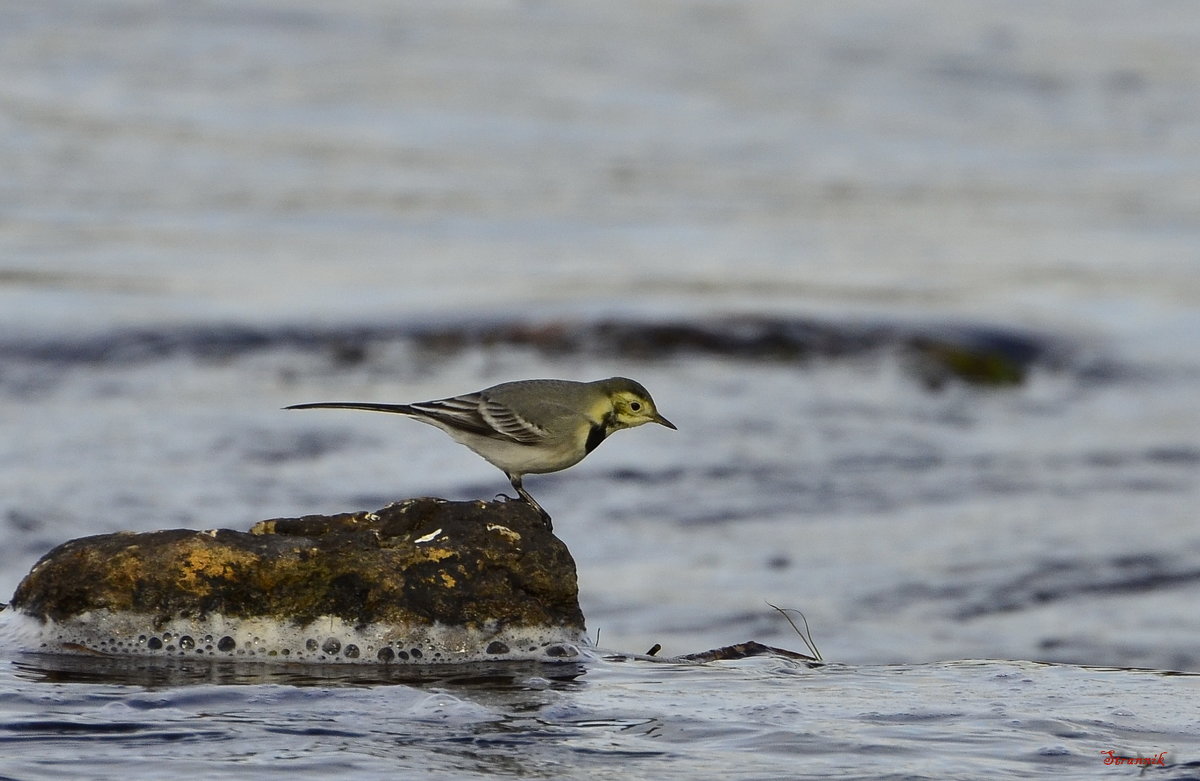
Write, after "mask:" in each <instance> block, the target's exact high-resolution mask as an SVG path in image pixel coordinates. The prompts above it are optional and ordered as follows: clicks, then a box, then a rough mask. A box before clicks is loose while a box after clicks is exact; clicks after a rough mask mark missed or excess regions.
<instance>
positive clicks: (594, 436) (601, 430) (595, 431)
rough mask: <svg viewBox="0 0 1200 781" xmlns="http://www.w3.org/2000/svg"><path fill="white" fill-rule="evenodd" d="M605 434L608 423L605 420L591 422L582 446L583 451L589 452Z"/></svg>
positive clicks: (606, 434)
mask: <svg viewBox="0 0 1200 781" xmlns="http://www.w3.org/2000/svg"><path fill="white" fill-rule="evenodd" d="M607 436H608V424H607V422H606V421H600V422H599V423H593V424H592V427H591V429H589V430H588V438H587V443H586V444H584V446H583V449H584V452H586V453H591V452H592V451H593V450H595V449H596V448H597V447H599V446H600V443H601V442H603V441H604V438H605V437H607Z"/></svg>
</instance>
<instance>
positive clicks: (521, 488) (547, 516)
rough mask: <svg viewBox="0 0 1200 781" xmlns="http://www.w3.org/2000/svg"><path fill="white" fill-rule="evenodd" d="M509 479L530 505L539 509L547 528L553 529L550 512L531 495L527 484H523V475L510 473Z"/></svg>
mask: <svg viewBox="0 0 1200 781" xmlns="http://www.w3.org/2000/svg"><path fill="white" fill-rule="evenodd" d="M508 480H509V482H511V483H512V487H513V488H515V489H517V493H518V494H520V496H521V498H522V499H524V500H525V501H526V502H527V503H528V504H529V506H530V507H532V508H533V509H535V510H537V513H538V515H540V516H542V520H543V521H545V522H546V528H547V529H553V528H554V526H553V524H551V522H550V513H548V512H546V511H545V510H543V509H542V506H541V505H540V504H538V503H537V501H536V500H535V499H534V498H533V497H532V496H530V495H529V492H528V491H526V490H525V486H523V485H522V484H521V476H520V475H509V476H508Z"/></svg>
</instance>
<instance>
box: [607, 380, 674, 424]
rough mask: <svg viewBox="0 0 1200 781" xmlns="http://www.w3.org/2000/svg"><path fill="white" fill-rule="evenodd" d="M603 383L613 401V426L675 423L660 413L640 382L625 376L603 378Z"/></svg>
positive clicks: (610, 399) (609, 398)
mask: <svg viewBox="0 0 1200 781" xmlns="http://www.w3.org/2000/svg"><path fill="white" fill-rule="evenodd" d="M601 385H602V387H603V389H604V392H605V393H606V394H607V395H608V400H609V401H610V402H611V403H612V410H613V411H612V428H613V429H621V428H633V427H634V426H640V425H642V424H643V423H658V424H659V425H662V426H666V427H667V428H671V429H673V428H675V424H674V423H672V422H671V421H669V420H667V419H666V418H664V417H663V416H662V415H660V414H659V412H658V409H657V408H656V407H655V406H654V399H652V398H650V393H649V392H648V391H647V390H646V389H645V388H643V387H642V386H641V385H640V384H639V383H636V382H634V381H633V380H630V379H627V378H625V377H613V378H611V379H607V380H603V381H602V382H601Z"/></svg>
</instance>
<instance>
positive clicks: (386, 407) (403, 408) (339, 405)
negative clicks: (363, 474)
mask: <svg viewBox="0 0 1200 781" xmlns="http://www.w3.org/2000/svg"><path fill="white" fill-rule="evenodd" d="M284 409H364V410H367V411H369V412H395V413H398V414H400V415H414V416H418V417H419V416H420V414H421V413H419V412H418V411H417V410H415V409H413V408H412V407H410V406H408V405H407V404H375V403H373V402H367V401H316V402H312V403H309V404H293V405H291V406H290V407H284Z"/></svg>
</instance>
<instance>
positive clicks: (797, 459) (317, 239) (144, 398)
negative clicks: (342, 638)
mask: <svg viewBox="0 0 1200 781" xmlns="http://www.w3.org/2000/svg"><path fill="white" fill-rule="evenodd" d="M1014 8H1015V9H1019V13H1018V12H1016V11H1014ZM955 9H956V10H955V11H954V12H948V11H947V8H946V6H945V5H944V4H938V3H929V2H923V1H922V0H903V1H902V2H894V3H889V4H887V5H886V6H880V5H878V4H863V3H855V2H829V3H805V4H795V3H788V2H779V3H776V2H765V1H763V2H759V1H757V0H754V1H750V2H738V3H691V2H688V3H683V2H681V3H674V2H662V3H653V4H637V3H621V2H617V3H606V4H596V5H583V4H577V5H570V4H537V3H490V2H477V3H475V2H472V3H465V4H454V5H447V4H444V3H440V2H439V3H410V4H405V5H404V6H402V7H400V6H393V5H392V4H380V3H375V2H370V0H363V1H362V2H356V1H352V2H346V3H338V4H336V6H335V5H330V4H328V3H317V2H307V0H288V1H287V2H271V1H270V0H267V1H265V2H260V3H254V4H251V5H246V4H243V3H223V2H215V3H206V4H202V5H197V4H158V3H154V2H140V1H139V0H102V1H101V2H78V1H77V0H47V1H46V2H39V3H26V4H19V5H15V6H13V7H12V8H9V9H6V12H5V23H4V24H3V25H0V130H2V131H3V138H4V143H3V144H0V170H2V171H4V175H3V176H2V177H0V529H3V543H4V544H3V545H0V597H4V598H6V597H7V595H8V594H11V593H12V590H13V588H15V586H16V584H17V583H18V582H19V580H20V578H21V577H22V576H23V575H24V574H25V573H26V572H27V571H28V570H29V568H30V567H31V566H32V565H33V564H34V562H36V560H37V559H38V557H39V556H41V555H42V554H43V553H45V552H46V551H48V550H49V549H50V548H52V547H53V546H55V545H57V544H59V543H61V542H63V541H64V540H66V539H69V538H73V537H78V536H82V535H86V534H95V533H102V532H110V531H116V530H120V529H128V530H133V531H142V530H150V529H159V528H170V527H181V526H182V527H188V528H211V527H214V526H226V527H232V528H239V529H245V528H248V527H249V526H250V525H251V524H252V523H254V522H255V521H258V520H260V519H263V518H272V517H280V516H289V515H303V514H306V513H316V512H321V513H331V512H341V511H347V510H360V509H375V508H377V507H380V506H383V505H385V504H387V503H388V502H391V501H393V500H395V499H399V498H403V497H408V496H415V495H430V494H432V495H440V496H446V497H448V498H475V497H481V496H482V497H490V496H492V495H494V494H495V493H497V492H499V491H501V490H504V489H505V487H506V482H507V481H505V480H504V478H503V476H502V475H500V474H499V473H498V472H497V471H496V470H494V469H492V468H491V467H490V466H488V465H487V464H484V463H482V462H481V461H479V460H478V459H476V458H475V457H474V456H472V455H471V454H470V453H469V452H467V451H465V450H463V449H461V448H458V447H456V446H455V445H453V444H452V443H450V442H448V441H446V440H445V439H444V437H442V435H441V434H440V433H439V432H437V431H434V430H432V429H427V428H425V427H420V426H416V425H412V424H408V423H406V422H405V421H402V420H399V421H393V420H388V419H385V418H383V417H382V416H367V415H362V416H356V415H355V414H354V413H347V414H345V415H331V416H322V417H312V416H302V415H298V414H292V413H283V412H281V411H280V410H279V408H280V407H283V406H285V405H287V404H292V403H297V402H304V401H315V400H321V399H331V398H352V397H353V398H361V399H364V400H368V399H369V400H387V401H411V400H418V399H426V398H436V397H440V396H445V395H449V394H453V393H458V392H463V391H468V390H473V389H476V388H480V387H484V386H486V385H490V384H493V383H495V382H500V381H503V380H508V379H514V378H519V377H532V376H559V377H572V378H579V379H592V378H596V377H600V376H607V375H612V374H622V375H628V376H632V377H635V378H637V379H638V380H640V381H641V382H643V383H644V384H645V385H646V386H647V387H648V388H650V390H651V391H652V392H653V394H654V396H655V399H656V400H657V402H658V404H659V406H660V407H661V408H662V410H663V412H664V414H666V415H667V416H668V417H669V418H670V419H671V420H672V421H674V422H675V423H676V424H677V425H678V426H679V431H677V432H671V431H667V430H657V431H650V430H645V429H639V430H635V431H631V432H623V433H621V434H619V435H617V436H615V437H613V438H612V440H611V441H610V442H606V443H605V444H604V446H603V447H602V448H600V449H599V450H597V451H596V452H595V453H594V454H592V455H591V456H589V458H588V459H587V461H585V462H584V463H582V464H580V465H579V466H577V467H575V468H573V469H571V470H570V471H569V472H565V473H563V474H558V475H548V476H544V477H536V476H535V477H532V478H530V479H529V480H528V481H527V485H528V487H529V488H530V490H531V491H532V492H533V493H534V494H535V495H536V496H537V497H538V499H539V501H540V502H541V503H542V504H543V505H544V506H545V507H547V508H548V509H549V510H550V511H551V512H552V513H553V514H554V516H555V530H556V533H558V534H559V536H561V537H562V539H563V540H564V541H565V542H566V543H567V544H568V546H569V547H570V548H571V550H572V552H573V554H574V556H575V558H576V561H577V563H578V569H579V578H580V589H581V593H580V599H581V603H582V605H583V610H584V613H585V615H586V616H587V621H588V629H589V632H590V633H591V635H592V636H593V637H597V636H598V645H599V646H600V647H603V648H613V649H619V650H620V651H623V652H641V651H645V650H646V649H648V648H650V647H651V646H652V645H654V644H661V645H662V646H663V651H662V654H663V655H676V654H685V653H690V652H696V651H701V650H704V649H708V648H714V647H719V646H723V645H728V644H731V643H736V642H742V641H745V640H750V639H753V640H757V641H761V642H766V643H769V644H772V645H776V646H783V647H792V648H799V647H800V644H799V643H798V638H796V637H795V636H794V634H793V633H792V630H791V628H790V627H789V626H788V625H787V623H786V622H785V621H783V619H782V618H781V617H780V616H779V615H778V614H777V613H775V611H773V610H771V609H770V608H768V607H767V605H766V603H768V602H770V603H772V604H777V605H781V606H783V607H789V608H797V609H801V610H803V611H804V613H805V615H806V616H807V617H808V620H809V623H810V626H811V627H812V629H813V634H814V637H815V639H816V640H817V642H818V644H819V645H820V647H821V649H822V651H823V653H824V655H825V657H826V659H827V660H828V661H829V662H830V664H828V665H827V666H824V667H819V668H816V669H808V668H806V667H801V666H797V665H795V664H794V663H792V662H790V661H786V660H780V659H752V660H743V661H739V662H724V663H715V664H710V665H706V666H703V667H696V666H686V665H677V664H668V663H663V662H652V661H647V660H627V661H612V660H606V659H602V658H598V659H595V660H593V661H590V662H588V663H587V664H585V665H582V666H579V667H555V668H543V667H538V668H532V667H531V668H511V667H509V668H487V669H468V670H454V671H449V672H447V671H421V672H414V671H413V670H382V669H381V670H375V671H372V672H363V671H361V670H359V671H353V672H347V671H342V670H325V669H320V668H299V667H271V668H246V667H238V666H225V665H219V664H218V665H214V666H210V665H198V664H185V665H181V664H155V663H151V662H138V663H131V664H126V663H114V662H113V661H112V660H107V661H104V660H101V661H96V660H80V659H75V660H68V659H55V658H52V657H36V656H26V655H21V654H19V653H17V652H16V651H15V650H14V649H13V648H12V647H11V644H9V645H0V652H2V653H3V656H2V658H0V740H3V741H4V746H3V751H0V776H3V777H5V778H9V777H11V778H21V779H29V778H40V777H51V776H53V777H55V778H60V777H63V776H64V775H67V776H71V777H95V778H110V777H121V778H122V779H142V778H147V779H149V778H160V777H162V776H163V775H164V774H166V773H170V774H172V775H179V776H182V777H198V778H203V777H216V776H218V775H222V776H226V775H230V774H232V775H236V776H237V777H255V776H256V775H264V776H265V775H266V774H268V773H278V772H279V770H280V769H281V768H283V769H285V770H287V771H288V772H292V773H294V774H297V775H298V776H300V777H302V778H305V779H317V778H326V777H329V776H330V775H357V776H359V777H385V776H386V777H402V776H406V775H407V776H410V777H411V776H418V775H425V776H430V777H444V778H460V777H469V776H473V775H485V774H507V775H514V776H522V777H527V776H546V777H555V778H559V777H561V778H575V777H580V778H582V777H585V776H586V777H588V778H605V777H612V778H629V777H647V778H650V777H654V778H703V777H727V778H736V779H757V778H778V777H828V776H831V775H832V776H837V777H846V778H856V777H857V778H889V777H894V778H944V777H955V778H997V777H1014V778H1015V777H1020V778H1025V777H1029V776H1037V775H1043V774H1044V775H1050V774H1052V773H1053V774H1054V775H1056V776H1065V777H1078V778H1088V779H1091V778H1096V777H1106V776H1108V775H1129V776H1132V775H1134V774H1135V773H1138V772H1140V770H1139V769H1138V768H1136V767H1133V766H1116V765H1112V764H1110V765H1105V764H1104V762H1103V760H1104V759H1105V758H1106V755H1104V754H1103V753H1102V752H1105V751H1113V752H1114V755H1127V756H1137V755H1141V756H1143V757H1154V756H1158V755H1159V754H1160V752H1164V751H1165V752H1167V754H1166V755H1165V757H1166V763H1167V764H1168V765H1169V767H1167V768H1151V769H1149V770H1147V771H1146V773H1147V775H1148V776H1155V777H1161V778H1190V777H1197V775H1200V771H1198V770H1197V768H1196V766H1195V763H1196V762H1200V746H1198V745H1197V739H1196V735H1197V734H1200V709H1198V708H1197V707H1196V705H1195V704H1194V703H1195V700H1196V698H1195V680H1196V679H1195V678H1194V677H1193V676H1191V675H1180V674H1171V673H1167V672H1154V671H1152V670H1159V671H1165V670H1176V671H1197V670H1200V652H1198V651H1197V648H1200V622H1198V621H1197V618H1196V610H1195V605H1196V604H1197V603H1198V602H1200V526H1198V525H1197V524H1196V514H1195V507H1196V506H1197V505H1198V503H1200V406H1198V405H1197V403H1196V391H1195V389H1196V387H1198V383H1200V354H1198V353H1200V351H1198V350H1197V344H1200V255H1198V254H1197V249H1196V248H1197V247H1200V219H1198V217H1197V215H1198V214H1200V212H1197V210H1196V203H1198V202H1200V191H1198V190H1197V182H1200V171H1198V170H1197V161H1198V160H1200V140H1198V139H1200V108H1198V107H1200V93H1198V91H1197V85H1198V84H1200V65H1198V62H1200V61H1198V60H1197V58H1196V56H1195V52H1196V51H1197V50H1198V48H1200V22H1198V21H1197V20H1198V19H1200V17H1197V16H1196V14H1195V13H1194V9H1193V8H1192V7H1191V6H1190V5H1189V4H1186V3H1169V2H1165V3H1155V4H1152V5H1145V4H1138V5H1127V4H1119V3H1109V2H1099V3H1097V2H1094V0H1078V1H1077V2H1076V1H1075V0H1068V1H1067V2H1059V3H1053V4H1045V3H1026V4H1019V5H1018V6H1012V5H1008V4H1004V5H997V4H992V3H986V2H963V3H959V4H956V5H955ZM731 314H732V315H736V316H737V317H736V318H734V319H732V320H731V319H728V318H726V315H731ZM739 318H740V319H739ZM763 322H773V323H776V324H780V323H782V326H781V327H780V330H777V331H776V332H773V334H774V335H770V336H769V337H767V338H758V337H759V336H762V332H756V331H755V330H754V326H753V324H754V323H759V324H761V323H763ZM646 323H654V324H656V325H655V327H656V328H657V329H658V330H654V329H651V328H650V327H649V326H646V325H645V324H646ZM664 323H665V324H666V326H667V327H666V328H665V330H664V329H663V328H662V326H663V324H664ZM747 323H751V326H747V325H746V324H747ZM639 324H641V325H639ZM676 326H679V327H681V328H682V333H681V332H679V331H676V332H675V334H674V336H671V335H670V333H669V332H670V331H671V328H674V327H676ZM689 328H691V329H694V330H693V331H690V332H689V331H687V329H689ZM784 332H786V333H788V334H801V335H804V338H807V339H810V340H811V341H809V342H805V345H807V346H805V347H803V348H800V347H797V346H796V345H795V344H789V343H787V341H786V340H783V341H782V342H781V341H780V340H779V338H778V336H779V333H784ZM664 333H666V334H667V335H664ZM689 334H690V335H689ZM756 334H757V336H756ZM947 334H951V335H953V336H954V338H955V339H957V340H959V341H958V342H957V343H959V344H961V343H962V341H963V340H964V339H966V340H967V341H970V339H979V338H984V339H985V340H986V341H987V342H988V343H989V344H991V345H993V346H995V345H1005V346H1006V349H1007V350H1009V351H1010V353H1009V354H1010V355H1012V354H1016V353H1020V354H1021V355H1022V356H1023V357H1022V359H1021V360H1022V361H1028V363H1027V364H1025V365H1023V368H1024V369H1026V370H1027V371H1025V372H1024V373H1023V374H1022V377H1021V379H1020V381H1017V382H1014V383H1011V384H1009V383H1001V384H999V385H988V384H979V383H977V382H969V381H963V380H961V379H958V378H955V377H954V376H947V375H944V374H938V373H936V372H934V373H931V372H930V370H929V368H930V367H929V364H928V362H927V361H925V360H924V359H925V358H927V357H928V349H927V348H928V337H930V335H938V336H939V337H941V336H945V335H947ZM580 335H582V336H580ZM968 337H970V339H968ZM739 340H740V341H739ZM718 342H719V343H721V344H724V345H725V347H724V348H721V347H720V345H718V344H717V343H718ZM729 344H735V345H738V346H737V347H735V348H733V349H729V348H728V345H729ZM1022 346H1024V347H1022ZM1026 347H1027V348H1028V350H1025V351H1024V352H1022V350H1024V348H1026ZM1018 348H1019V349H1018ZM922 350H924V352H922ZM1014 350H1015V351H1016V353H1013V352H1012V351H1014ZM971 659H1015V660H1028V661H978V662H976V661H961V660H971ZM1096 665H1102V666H1104V669H1101V668H1099V667H1096ZM1130 668H1149V670H1147V671H1141V670H1136V669H1130ZM1108 758H1110V759H1111V758H1112V757H1108Z"/></svg>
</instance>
